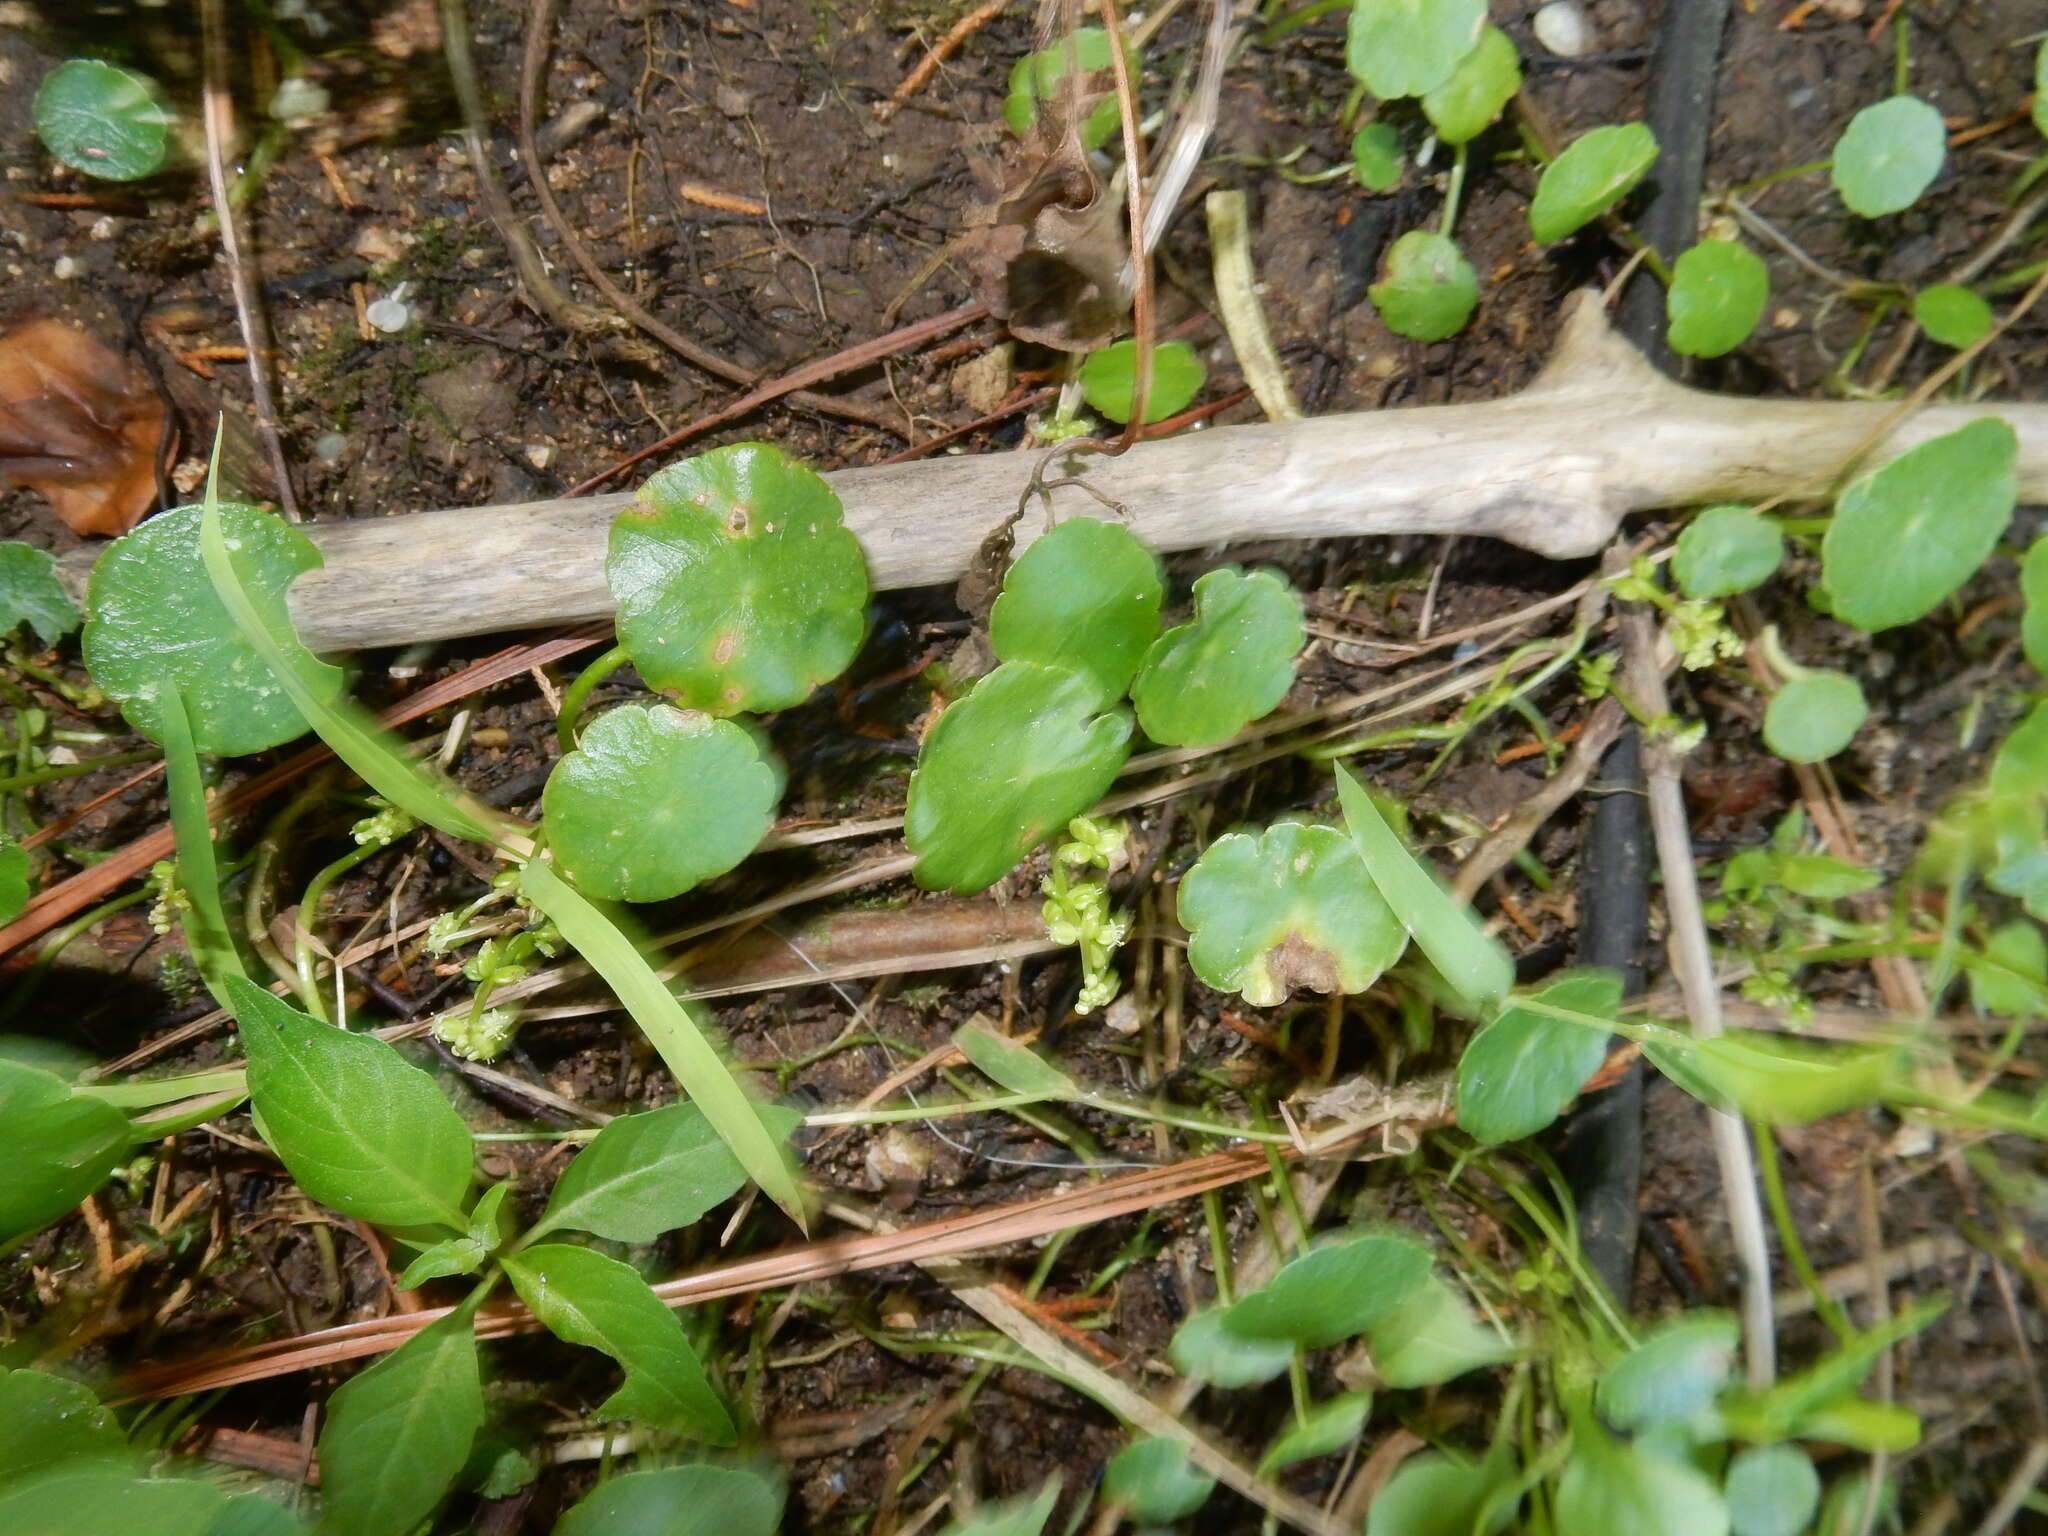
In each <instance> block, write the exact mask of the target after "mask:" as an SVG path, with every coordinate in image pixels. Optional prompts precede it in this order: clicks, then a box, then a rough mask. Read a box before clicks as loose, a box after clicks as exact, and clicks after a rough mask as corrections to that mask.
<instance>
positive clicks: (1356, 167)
mask: <svg viewBox="0 0 2048 1536" xmlns="http://www.w3.org/2000/svg"><path fill="white" fill-rule="evenodd" d="M1351 174H1352V175H1354V176H1356V177H1357V178H1358V184H1359V185H1360V186H1361V187H1364V188H1365V189H1366V191H1368V192H1384V191H1386V190H1387V188H1389V187H1391V186H1392V185H1393V184H1394V183H1395V182H1397V181H1399V180H1400V179H1401V136H1400V134H1398V133H1396V132H1395V131H1394V126H1393V124H1391V123H1367V124H1366V125H1365V126H1364V127H1363V128H1361V129H1359V130H1358V132H1356V133H1354V134H1353V135H1352V136H1351Z"/></svg>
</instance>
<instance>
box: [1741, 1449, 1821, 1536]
mask: <svg viewBox="0 0 2048 1536" xmlns="http://www.w3.org/2000/svg"><path fill="white" fill-rule="evenodd" d="M1722 1491H1723V1493H1724V1494H1725V1496H1726V1498H1727V1501H1728V1523H1729V1526H1730V1528H1731V1530H1732V1531H1733V1532H1734V1536H1799V1533H1800V1532H1801V1531H1803V1530H1805V1529H1806V1528H1807V1525H1808V1524H1809V1523H1810V1522H1811V1521H1812V1519H1813V1516H1814V1512H1815V1511H1816V1510H1818V1509H1819V1508H1820V1474H1819V1473H1818V1472H1816V1471H1814V1470H1813V1462H1812V1461H1811V1460H1810V1459H1809V1458H1808V1457H1807V1454H1806V1452H1804V1451H1802V1450H1800V1449H1799V1447H1797V1446H1796V1445H1752V1446H1749V1447H1747V1448H1746V1449H1744V1450H1740V1451H1737V1452H1736V1453H1735V1457H1734V1459H1733V1460H1732V1461H1730V1462H1729V1463H1728V1475H1727V1477H1726V1478H1725V1479H1724V1480H1723V1483H1722Z"/></svg>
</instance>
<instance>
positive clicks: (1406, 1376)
mask: <svg viewBox="0 0 2048 1536" xmlns="http://www.w3.org/2000/svg"><path fill="white" fill-rule="evenodd" d="M1366 1333H1367V1339H1366V1343H1367V1345H1368V1346H1369V1347H1370V1349H1371V1351H1372V1365H1373V1369H1374V1371H1376V1372H1377V1373H1378V1374H1379V1378H1380V1380H1381V1381H1383V1382H1385V1383H1386V1384H1387V1385H1388V1386H1390V1387H1433V1386H1435V1385H1437V1384H1438V1383H1439V1382H1445V1381H1449V1380H1450V1379H1451V1378H1452V1377H1453V1376H1462V1375H1464V1374H1465V1373H1466V1372H1467V1371H1476V1370H1478V1369H1480V1368H1481V1367H1482V1366H1488V1365H1498V1364H1499V1363H1500V1362H1501V1361H1503V1360H1505V1359H1507V1358H1508V1357H1509V1356H1510V1355H1512V1354H1513V1353H1514V1351H1513V1350H1512V1349H1511V1348H1509V1347H1508V1345H1507V1344H1506V1343H1504V1342H1503V1341H1502V1339H1501V1337H1500V1335H1499V1334H1497V1333H1495V1332H1494V1331H1493V1330H1492V1329H1491V1328H1488V1327H1487V1326H1486V1325H1485V1324H1484V1323H1482V1322H1480V1321H1479V1319H1478V1318H1477V1317H1476V1316H1474V1315H1473V1312H1472V1308H1471V1306H1470V1305H1469V1304H1468V1303H1467V1302H1466V1300H1465V1298H1464V1297H1463V1296H1462V1295H1460V1294H1459V1293H1458V1292H1457V1290H1455V1289H1454V1288H1453V1287H1452V1286H1451V1284H1450V1283H1449V1282H1448V1281H1446V1280H1443V1279H1441V1278H1439V1277H1438V1276H1436V1275H1433V1274H1432V1275H1428V1276H1425V1277H1424V1279H1423V1281H1422V1283H1421V1284H1420V1285H1418V1286H1417V1287H1416V1288H1415V1290H1414V1291H1413V1292H1412V1293H1411V1294H1410V1295H1408V1296H1407V1297H1406V1298H1405V1299H1404V1300H1403V1301H1402V1302H1401V1303H1400V1305H1399V1306H1397V1307H1395V1308H1394V1309H1393V1311H1391V1312H1389V1313H1387V1314H1386V1315H1385V1316H1384V1317H1381V1318H1379V1319H1378V1320H1377V1321H1375V1322H1374V1323H1373V1324H1372V1326H1371V1327H1370V1328H1368V1329H1367V1330H1366Z"/></svg>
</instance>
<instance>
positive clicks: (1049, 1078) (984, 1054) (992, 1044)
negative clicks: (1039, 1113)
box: [953, 1019, 1081, 1099]
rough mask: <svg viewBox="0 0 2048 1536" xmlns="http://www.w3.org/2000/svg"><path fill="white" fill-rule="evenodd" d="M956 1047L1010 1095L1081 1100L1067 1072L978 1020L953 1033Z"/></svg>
mask: <svg viewBox="0 0 2048 1536" xmlns="http://www.w3.org/2000/svg"><path fill="white" fill-rule="evenodd" d="M953 1045H954V1048H955V1049H957V1050H958V1051H959V1052H960V1054H961V1055H962V1056H965V1057H966V1058H967V1059H968V1060H969V1061H971V1062H972V1063H974V1065H975V1067H976V1068H977V1069H978V1070H979V1071H980V1072H981V1074H982V1075H983V1076H984V1077H986V1078H988V1079H989V1080H990V1081H991V1082H993V1083H995V1084H997V1085H998V1086H999V1087H1001V1088H1004V1089H1006V1090H1007V1091H1009V1092H1011V1093H1028V1094H1033V1095H1035V1096H1036V1097H1038V1098H1041V1099H1078V1098H1079V1097H1081V1088H1080V1085H1079V1084H1077V1083H1076V1082H1075V1081H1074V1080H1073V1079H1072V1078H1071V1077H1069V1076H1067V1074H1066V1073H1064V1072H1062V1071H1061V1070H1060V1069H1059V1068H1058V1067H1056V1066H1054V1065H1053V1064H1052V1063H1051V1062H1049V1061H1047V1060H1046V1059H1045V1058H1044V1057H1043V1056H1041V1055H1039V1054H1038V1052H1036V1051H1034V1050H1032V1049H1031V1047H1030V1046H1028V1045H1024V1044H1022V1043H1020V1042H1019V1041H1016V1040H1012V1039H1010V1038H1009V1037H1008V1036H1006V1035H999V1034H997V1033H996V1032H995V1031H994V1030H992V1029H990V1028H989V1027H988V1025H986V1024H984V1023H982V1022H981V1021H980V1020H979V1019H970V1020H969V1021H968V1022H967V1023H966V1024H964V1025H962V1026H961V1027H960V1028H959V1029H958V1030H956V1031H954V1034H953Z"/></svg>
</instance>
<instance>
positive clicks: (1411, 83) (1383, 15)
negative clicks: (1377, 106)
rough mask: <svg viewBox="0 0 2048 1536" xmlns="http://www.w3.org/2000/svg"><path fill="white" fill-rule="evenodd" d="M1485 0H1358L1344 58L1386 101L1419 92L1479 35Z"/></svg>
mask: <svg viewBox="0 0 2048 1536" xmlns="http://www.w3.org/2000/svg"><path fill="white" fill-rule="evenodd" d="M1485 25H1486V0H1355V3H1354V4H1353V5H1352V7H1351V32H1350V38H1349V41H1348V43H1347V45H1346V50H1345V58H1346V61H1347V62H1348V63H1349V64H1350V66H1351V73H1352V74H1353V75H1354V76H1356V77H1357V78H1358V79H1360V80H1362V81H1364V82H1365V88H1366V89H1367V90H1369V91H1371V92H1372V93H1373V95H1375V96H1377V97H1379V98H1380V99H1381V100H1382V101H1393V100H1394V99H1396V98H1397V97H1401V96H1420V95H1422V94H1423V93H1424V92H1426V91H1432V90H1435V89H1436V88H1437V87H1438V86H1439V85H1442V84H1443V83H1444V81H1446V80H1448V79H1449V78H1450V76H1451V71H1452V70H1454V69H1456V68H1457V67H1458V62H1459V61H1460V60H1461V59H1463V58H1464V57H1465V55H1466V54H1467V53H1469V52H1471V50H1472V48H1473V47H1474V45H1475V44H1477V43H1478V41H1479V35H1480V29H1481V28H1482V27H1484V26H1485Z"/></svg>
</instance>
